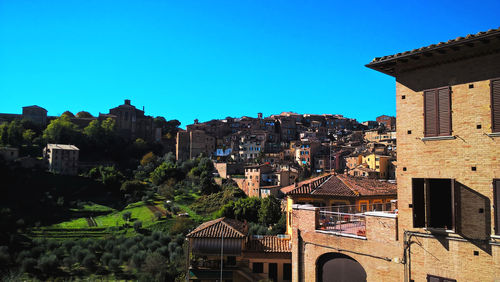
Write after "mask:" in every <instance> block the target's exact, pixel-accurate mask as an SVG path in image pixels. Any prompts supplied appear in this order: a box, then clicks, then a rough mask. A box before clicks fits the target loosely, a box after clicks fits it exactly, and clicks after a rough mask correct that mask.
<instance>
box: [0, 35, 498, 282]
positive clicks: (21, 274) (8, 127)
mask: <svg viewBox="0 0 500 282" xmlns="http://www.w3.org/2000/svg"><path fill="white" fill-rule="evenodd" d="M359 67H362V66H359ZM365 67H367V68H369V69H371V70H373V71H376V72H380V73H382V74H385V75H388V76H391V77H393V78H395V88H396V93H395V97H396V117H397V118H396V117H394V116H391V115H380V116H378V117H374V118H373V120H368V121H362V122H358V121H357V120H356V119H353V118H348V117H344V116H343V115H340V114H336V113H325V114H319V113H314V114H313V113H295V112H281V113H279V114H272V115H269V116H264V115H263V114H262V113H257V114H256V115H255V116H253V117H250V116H242V117H226V118H225V119H213V120H209V121H199V120H198V119H195V120H194V121H193V123H192V124H189V125H186V126H185V128H181V127H180V125H181V124H180V122H179V121H178V120H175V119H173V120H167V119H165V118H164V117H161V116H156V117H153V116H149V115H147V113H146V111H145V108H144V107H142V110H141V107H140V106H134V105H133V103H132V101H131V100H130V99H125V100H124V102H123V104H121V105H118V106H116V107H114V108H110V109H109V110H105V112H106V113H99V114H98V115H96V116H93V115H92V114H90V113H89V112H87V111H81V112H78V113H76V114H73V113H71V112H69V111H67V112H64V113H63V114H61V115H58V116H51V115H48V111H47V110H46V109H44V108H43V106H44V105H33V106H26V107H23V108H22V113H20V114H19V113H1V114H0V173H1V174H0V178H1V179H5V186H4V185H2V189H3V192H4V193H5V197H2V199H0V203H1V209H0V217H1V218H2V221H1V222H0V229H1V232H0V270H1V271H0V274H1V275H2V276H0V278H2V279H3V277H7V276H8V277H11V278H10V279H12V280H6V281H16V280H18V281H27V280H31V279H32V280H33V281H39V280H40V281H56V280H57V281H59V280H58V279H61V281H62V280H64V279H69V278H71V279H72V277H78V279H80V278H81V279H90V280H103V281H108V280H110V281H115V280H123V281H125V280H126V281H242V282H244V281H248V282H250V281H274V282H287V281H294V282H298V281H408V282H411V281H433V282H434V281H435V282H453V281H497V280H498V279H500V163H499V162H498V154H500V149H499V148H500V146H499V142H500V139H499V137H500V79H499V77H500V29H493V30H489V31H485V32H479V33H476V34H469V35H467V36H465V37H458V38H456V39H451V40H448V41H444V42H439V43H436V44H432V45H429V46H426V47H421V48H418V49H413V50H411V51H402V52H400V53H397V54H394V55H390V56H384V57H376V58H375V59H373V60H372V61H371V62H368V63H367V64H366V66H365ZM3 269H8V270H9V272H8V273H7V272H5V273H4V272H3Z"/></svg>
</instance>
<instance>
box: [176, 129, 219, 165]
mask: <svg viewBox="0 0 500 282" xmlns="http://www.w3.org/2000/svg"><path fill="white" fill-rule="evenodd" d="M175 151H176V158H177V160H181V161H185V160H188V159H193V158H196V157H198V156H200V155H201V154H203V155H205V156H207V157H210V156H212V155H213V154H214V153H215V138H214V137H212V136H210V135H207V134H205V132H203V131H201V130H193V131H179V132H177V140H176V150H175Z"/></svg>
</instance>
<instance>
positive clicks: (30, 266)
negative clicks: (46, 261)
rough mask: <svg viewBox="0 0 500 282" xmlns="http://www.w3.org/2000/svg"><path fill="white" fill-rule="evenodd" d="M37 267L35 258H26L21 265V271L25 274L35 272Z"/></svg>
mask: <svg viewBox="0 0 500 282" xmlns="http://www.w3.org/2000/svg"><path fill="white" fill-rule="evenodd" d="M35 266H36V259H34V258H25V259H24V260H23V262H22V263H21V270H22V271H23V272H28V273H30V272H33V270H34V269H35Z"/></svg>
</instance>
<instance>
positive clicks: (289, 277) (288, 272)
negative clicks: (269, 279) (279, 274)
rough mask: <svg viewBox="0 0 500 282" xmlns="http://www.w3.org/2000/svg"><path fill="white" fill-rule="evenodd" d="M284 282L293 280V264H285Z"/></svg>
mask: <svg viewBox="0 0 500 282" xmlns="http://www.w3.org/2000/svg"><path fill="white" fill-rule="evenodd" d="M283 280H292V264H291V263H284V264H283Z"/></svg>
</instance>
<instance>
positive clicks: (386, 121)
mask: <svg viewBox="0 0 500 282" xmlns="http://www.w3.org/2000/svg"><path fill="white" fill-rule="evenodd" d="M375 120H376V121H377V122H378V123H379V124H383V125H384V126H385V128H386V129H387V130H393V131H394V130H396V118H395V117H391V116H386V115H382V116H379V117H377V118H376V119H375Z"/></svg>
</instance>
